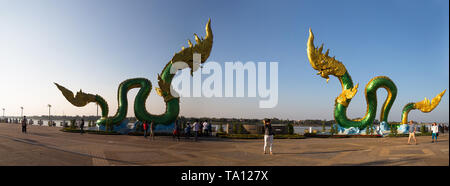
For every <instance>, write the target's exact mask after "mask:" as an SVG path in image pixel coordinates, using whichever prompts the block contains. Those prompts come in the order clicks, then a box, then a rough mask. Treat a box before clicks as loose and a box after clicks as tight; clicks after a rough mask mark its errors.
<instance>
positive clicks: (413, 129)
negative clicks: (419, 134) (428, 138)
mask: <svg viewBox="0 0 450 186" xmlns="http://www.w3.org/2000/svg"><path fill="white" fill-rule="evenodd" d="M415 133H416V125H415V124H414V123H413V121H412V120H411V121H409V137H408V145H410V144H411V143H410V142H411V138H413V139H414V144H416V145H417V140H416V135H415Z"/></svg>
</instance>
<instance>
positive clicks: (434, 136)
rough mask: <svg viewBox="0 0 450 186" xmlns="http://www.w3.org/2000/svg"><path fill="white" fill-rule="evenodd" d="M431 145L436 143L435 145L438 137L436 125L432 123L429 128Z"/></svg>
mask: <svg viewBox="0 0 450 186" xmlns="http://www.w3.org/2000/svg"><path fill="white" fill-rule="evenodd" d="M431 132H432V134H431V143H434V142H435V141H436V143H437V137H438V135H439V127H438V126H437V124H436V123H433V125H432V126H431Z"/></svg>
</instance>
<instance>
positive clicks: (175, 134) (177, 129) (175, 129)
mask: <svg viewBox="0 0 450 186" xmlns="http://www.w3.org/2000/svg"><path fill="white" fill-rule="evenodd" d="M175 137H177V141H180V124H179V121H178V119H177V120H175V122H174V124H173V133H172V138H173V139H175Z"/></svg>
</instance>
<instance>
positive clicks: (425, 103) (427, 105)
mask: <svg viewBox="0 0 450 186" xmlns="http://www.w3.org/2000/svg"><path fill="white" fill-rule="evenodd" d="M445 91H446V90H444V91H442V92H441V93H439V94H438V95H436V97H434V98H433V99H432V100H431V102H430V100H429V99H427V98H425V99H424V100H422V101H419V102H417V103H415V104H414V108H416V109H419V110H420V111H422V112H431V111H432V110H433V109H434V108H436V107H437V106H438V104H439V102H441V99H442V96H443V95H444V94H445Z"/></svg>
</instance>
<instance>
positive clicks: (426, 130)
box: [420, 125, 428, 133]
mask: <svg viewBox="0 0 450 186" xmlns="http://www.w3.org/2000/svg"><path fill="white" fill-rule="evenodd" d="M427 132H428V128H427V126H425V125H422V126H421V127H420V133H427Z"/></svg>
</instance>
